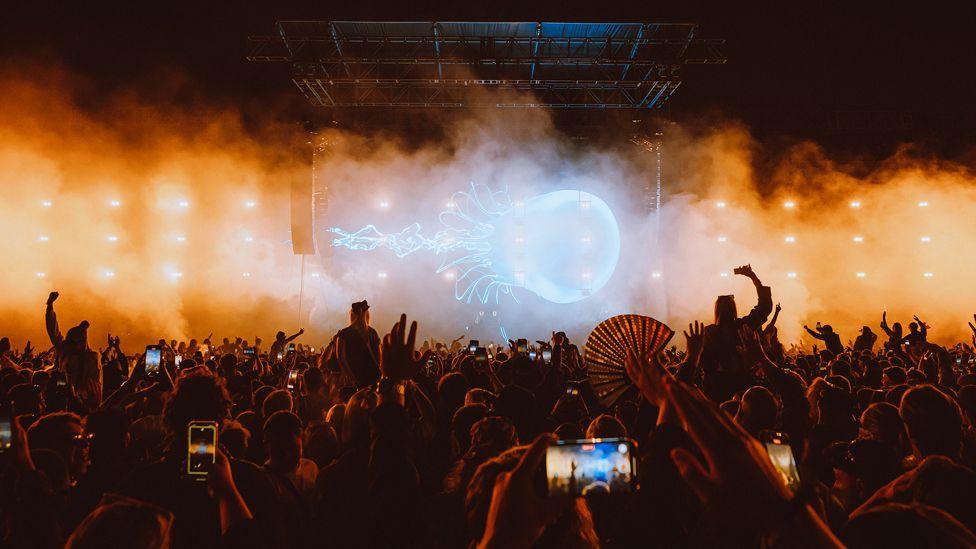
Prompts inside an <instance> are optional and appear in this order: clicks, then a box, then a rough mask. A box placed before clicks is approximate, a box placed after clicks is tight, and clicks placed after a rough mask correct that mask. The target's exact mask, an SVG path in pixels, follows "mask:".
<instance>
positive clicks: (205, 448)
mask: <svg viewBox="0 0 976 549" xmlns="http://www.w3.org/2000/svg"><path fill="white" fill-rule="evenodd" d="M216 460H217V424H216V423H214V422H212V421H193V422H190V425H189V427H187V447H186V474H187V475H190V477H191V478H194V479H197V480H206V478H207V470H208V469H209V467H210V466H211V465H213V463H214V462H215V461H216Z"/></svg>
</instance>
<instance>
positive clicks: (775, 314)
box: [763, 303, 782, 332]
mask: <svg viewBox="0 0 976 549" xmlns="http://www.w3.org/2000/svg"><path fill="white" fill-rule="evenodd" d="M781 309H782V307H780V306H779V303H777V304H776V308H775V309H773V319H772V320H770V321H769V324H767V325H766V327H765V328H763V331H764V332H769V331H770V330H772V329H773V327H775V326H776V319H777V318H779V312H780V310H781Z"/></svg>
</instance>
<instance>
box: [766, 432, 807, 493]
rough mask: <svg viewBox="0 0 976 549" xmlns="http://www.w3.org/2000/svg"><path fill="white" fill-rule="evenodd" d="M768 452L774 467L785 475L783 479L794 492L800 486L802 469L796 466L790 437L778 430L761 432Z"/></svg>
mask: <svg viewBox="0 0 976 549" xmlns="http://www.w3.org/2000/svg"><path fill="white" fill-rule="evenodd" d="M760 438H761V439H762V441H763V445H765V446H766V453H767V454H769V459H770V461H772V462H773V467H775V468H776V470H777V471H779V474H780V475H782V476H783V481H784V482H786V485H787V486H789V487H790V490H792V491H793V492H794V493H795V492H796V491H797V490H798V489H799V488H800V470H799V469H798V468H797V466H796V458H794V456H793V448H792V447H791V446H790V438H789V437H788V436H787V435H786V434H784V433H779V432H776V431H763V432H762V433H761V434H760Z"/></svg>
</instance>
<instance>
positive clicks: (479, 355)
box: [474, 347, 488, 366]
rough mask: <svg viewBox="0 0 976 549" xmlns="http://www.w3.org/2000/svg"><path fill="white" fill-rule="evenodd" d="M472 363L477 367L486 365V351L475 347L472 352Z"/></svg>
mask: <svg viewBox="0 0 976 549" xmlns="http://www.w3.org/2000/svg"><path fill="white" fill-rule="evenodd" d="M474 363H475V364H477V365H478V366H483V365H485V364H488V349H485V348H484V347H476V348H475V350H474Z"/></svg>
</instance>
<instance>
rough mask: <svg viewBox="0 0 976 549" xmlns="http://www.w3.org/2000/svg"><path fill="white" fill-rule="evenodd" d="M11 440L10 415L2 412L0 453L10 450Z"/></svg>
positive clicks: (12, 434)
mask: <svg viewBox="0 0 976 549" xmlns="http://www.w3.org/2000/svg"><path fill="white" fill-rule="evenodd" d="M13 439H14V432H13V429H12V428H11V426H10V415H8V414H7V413H6V412H4V413H3V414H2V415H0V453H3V452H6V451H7V450H9V449H10V446H11V444H12V443H13Z"/></svg>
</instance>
